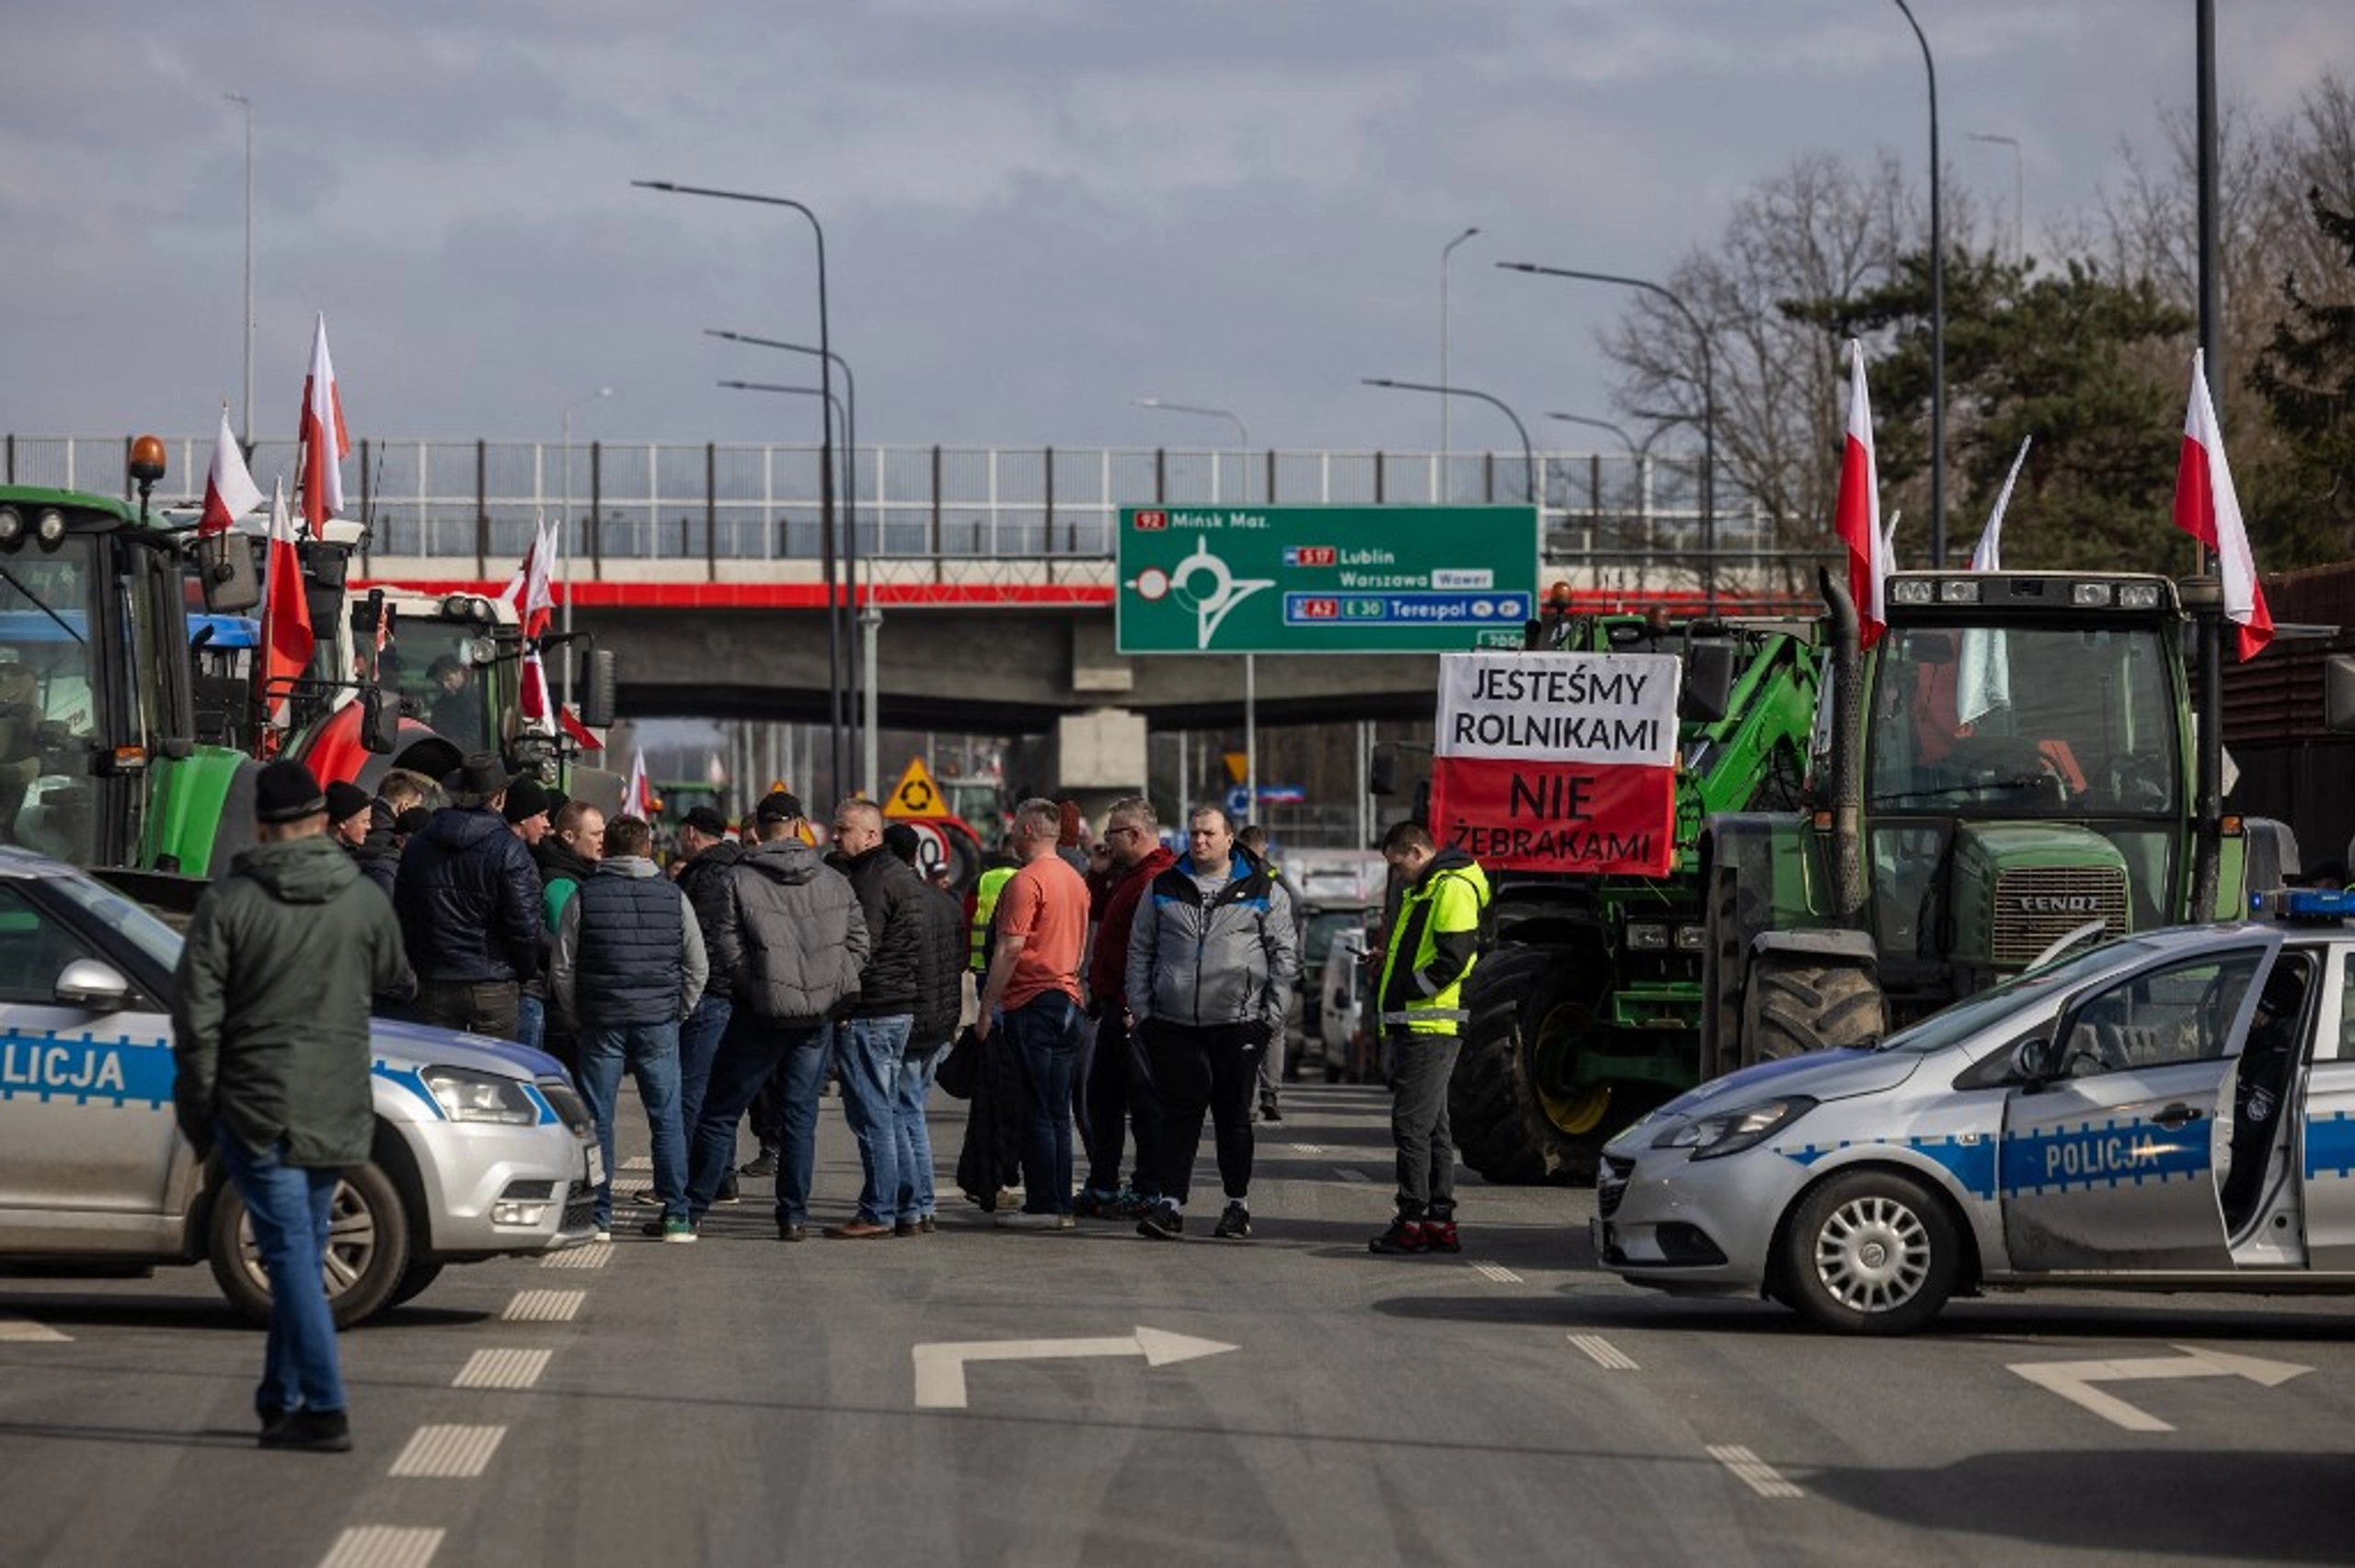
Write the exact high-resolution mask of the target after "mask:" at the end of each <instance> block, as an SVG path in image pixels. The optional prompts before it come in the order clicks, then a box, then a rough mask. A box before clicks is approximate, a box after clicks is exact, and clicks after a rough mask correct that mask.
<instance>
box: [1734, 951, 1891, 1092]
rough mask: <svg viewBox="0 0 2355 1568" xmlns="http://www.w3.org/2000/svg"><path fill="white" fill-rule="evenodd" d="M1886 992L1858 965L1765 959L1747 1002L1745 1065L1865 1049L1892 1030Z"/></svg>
mask: <svg viewBox="0 0 2355 1568" xmlns="http://www.w3.org/2000/svg"><path fill="white" fill-rule="evenodd" d="M1886 1016H1887V1014H1886V1009H1885V1008H1884V1007H1883V1005H1882V999H1881V993H1880V987H1879V985H1878V984H1877V983H1876V982H1875V981H1874V979H1873V978H1872V976H1870V975H1869V974H1867V973H1866V972H1865V971H1864V970H1863V969H1862V968H1860V967H1857V966H1855V965H1854V964H1823V963H1815V962H1809V961H1806V960H1803V959H1801V958H1799V957H1798V956H1777V955H1775V954H1765V955H1762V956H1760V957H1759V958H1758V959H1757V961H1756V962H1755V963H1753V964H1752V966H1751V968H1750V981H1749V984H1748V986H1747V987H1746V988H1745V990H1743V993H1742V999H1741V1062H1740V1065H1742V1066H1743V1067H1749V1066H1751V1065H1752V1064H1753V1063H1757V1062H1762V1061H1779V1060H1781V1059H1783V1058H1785V1057H1792V1056H1798V1055H1800V1054H1802V1053H1803V1052H1807V1051H1820V1050H1825V1049H1829V1048H1832V1047H1840V1046H1861V1045H1865V1044H1867V1042H1869V1041H1873V1040H1877V1039H1878V1038H1880V1036H1881V1032H1882V1030H1883V1028H1884V1027H1885V1024H1886Z"/></svg>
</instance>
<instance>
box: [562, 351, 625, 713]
mask: <svg viewBox="0 0 2355 1568" xmlns="http://www.w3.org/2000/svg"><path fill="white" fill-rule="evenodd" d="M612 395H614V389H613V388H612V387H610V386H601V387H599V388H598V389H597V390H596V391H594V392H585V393H582V394H581V395H580V396H578V397H576V398H574V399H573V400H572V401H571V402H569V403H568V404H566V405H565V406H564V521H563V523H562V524H561V525H560V526H559V527H558V528H557V531H556V540H557V557H558V558H559V560H560V561H561V562H562V564H563V575H562V576H561V577H560V578H558V579H557V580H558V581H560V582H562V583H563V584H564V635H565V636H566V637H567V638H569V637H570V636H571V635H572V411H573V410H574V409H575V408H580V407H583V406H587V405H589V404H592V403H594V402H596V401H597V400H598V399H600V398H604V397H611V396H612ZM563 669H564V704H565V706H567V707H570V706H571V705H572V644H571V643H570V642H569V641H567V642H566V643H565V645H564V659H563Z"/></svg>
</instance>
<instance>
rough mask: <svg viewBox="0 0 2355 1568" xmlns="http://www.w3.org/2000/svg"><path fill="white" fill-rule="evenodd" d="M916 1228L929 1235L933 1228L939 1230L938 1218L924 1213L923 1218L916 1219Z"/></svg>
mask: <svg viewBox="0 0 2355 1568" xmlns="http://www.w3.org/2000/svg"><path fill="white" fill-rule="evenodd" d="M916 1229H917V1230H920V1231H922V1232H923V1233H924V1234H925V1235H927V1236H929V1235H931V1234H932V1233H933V1232H934V1231H935V1230H939V1229H940V1221H939V1220H937V1219H934V1218H933V1217H932V1216H931V1215H929V1214H927V1215H925V1217H924V1218H923V1219H919V1220H917V1221H916Z"/></svg>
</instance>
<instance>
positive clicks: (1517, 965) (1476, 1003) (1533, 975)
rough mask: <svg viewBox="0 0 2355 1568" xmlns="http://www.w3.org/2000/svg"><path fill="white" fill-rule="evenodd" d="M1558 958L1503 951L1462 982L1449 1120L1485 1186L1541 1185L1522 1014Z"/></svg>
mask: <svg viewBox="0 0 2355 1568" xmlns="http://www.w3.org/2000/svg"><path fill="white" fill-rule="evenodd" d="M1562 957H1563V955H1562V954H1561V953H1559V952H1557V951H1555V950H1553V949H1550V948H1539V947H1503V948H1499V949H1498V950H1497V951H1495V952H1493V953H1490V954H1489V955H1488V956H1486V957H1484V958H1482V959H1481V960H1480V962H1479V963H1478V964H1477V965H1476V967H1474V968H1473V970H1472V978H1471V979H1468V980H1466V981H1465V983H1464V1000H1465V1011H1466V1012H1467V1013H1470V1014H1471V1017H1470V1019H1469V1020H1467V1021H1466V1022H1465V1025H1464V1049H1463V1053H1462V1054H1461V1055H1460V1056H1458V1057H1457V1058H1456V1059H1455V1076H1454V1077H1453V1078H1452V1079H1450V1080H1449V1081H1448V1085H1447V1117H1448V1123H1449V1127H1450V1130H1451V1131H1452V1132H1453V1135H1454V1138H1455V1148H1456V1152H1457V1153H1458V1154H1460V1155H1461V1156H1462V1157H1463V1160H1464V1162H1465V1164H1466V1165H1469V1166H1471V1167H1472V1169H1474V1170H1475V1171H1477V1172H1478V1173H1480V1174H1481V1175H1483V1176H1485V1177H1487V1178H1488V1180H1489V1181H1491V1182H1498V1183H1501V1184H1505V1185H1513V1186H1523V1185H1529V1184H1532V1183H1535V1182H1542V1181H1544V1180H1545V1152H1544V1150H1543V1149H1542V1148H1541V1147H1540V1146H1539V1143H1538V1141H1537V1139H1535V1138H1534V1137H1533V1136H1532V1134H1531V1128H1530V1121H1531V1118H1530V1117H1529V1116H1527V1115H1526V1114H1525V1113H1524V1112H1523V1110H1522V1091H1521V1071H1520V1069H1519V1068H1518V1066H1517V1065H1516V1062H1517V1061H1518V1059H1519V1057H1520V1055H1521V1036H1522V1013H1523V1012H1524V1011H1525V1003H1526V1002H1527V1001H1529V1000H1530V993H1531V992H1532V991H1533V990H1535V989H1536V988H1537V987H1538V986H1539V985H1540V984H1541V983H1542V981H1543V979H1544V977H1545V970H1546V969H1547V968H1548V967H1552V966H1554V965H1556V964H1558V963H1559V962H1560V960H1561V959H1562Z"/></svg>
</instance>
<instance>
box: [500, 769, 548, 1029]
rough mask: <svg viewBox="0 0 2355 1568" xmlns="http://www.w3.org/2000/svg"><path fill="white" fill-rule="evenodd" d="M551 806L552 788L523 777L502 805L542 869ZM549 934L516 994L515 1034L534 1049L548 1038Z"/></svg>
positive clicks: (502, 812) (511, 825)
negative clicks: (536, 963)
mask: <svg viewBox="0 0 2355 1568" xmlns="http://www.w3.org/2000/svg"><path fill="white" fill-rule="evenodd" d="M549 811H550V806H549V801H548V791H547V790H546V788H544V787H543V786H542V785H541V784H540V782H539V781H538V780H537V779H534V778H520V779H517V780H516V781H515V782H514V783H513V784H509V785H508V786H507V804H506V805H504V806H502V807H500V816H502V817H504V818H507V826H508V827H509V828H511V829H512V830H514V833H515V836H516V837H517V838H519V839H521V840H523V847H524V848H525V849H527V850H529V851H531V852H532V863H533V869H534V872H535V873H536V872H537V871H538V869H539V858H540V845H541V843H542V842H543V841H545V840H546V838H547V836H548V815H549ZM546 937H547V933H546V931H545V930H543V932H542V941H541V944H540V970H539V972H537V973H535V974H534V975H533V976H532V977H531V979H527V980H525V981H523V984H522V985H521V986H519V987H518V988H517V990H516V993H515V1037H516V1038H517V1039H518V1040H521V1041H522V1042H523V1044H525V1045H527V1046H529V1047H532V1048H533V1049H534V1050H538V1049H541V1048H542V1047H545V1046H546V1044H547V1037H548V977H547V959H548V944H547V941H546Z"/></svg>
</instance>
